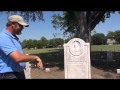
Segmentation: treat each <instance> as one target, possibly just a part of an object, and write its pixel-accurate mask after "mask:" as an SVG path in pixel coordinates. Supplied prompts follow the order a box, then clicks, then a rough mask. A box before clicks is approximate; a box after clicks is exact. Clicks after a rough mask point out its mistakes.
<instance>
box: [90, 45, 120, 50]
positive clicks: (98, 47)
mask: <svg viewBox="0 0 120 90" xmlns="http://www.w3.org/2000/svg"><path fill="white" fill-rule="evenodd" d="M91 51H113V52H120V45H92V46H91Z"/></svg>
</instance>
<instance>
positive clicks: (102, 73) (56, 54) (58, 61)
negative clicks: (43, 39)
mask: <svg viewBox="0 0 120 90" xmlns="http://www.w3.org/2000/svg"><path fill="white" fill-rule="evenodd" d="M91 50H92V51H101V50H102V51H103V50H104V51H105V50H111V51H115V52H120V45H100V46H92V48H91ZM24 52H25V53H28V54H31V55H38V56H39V57H40V58H41V59H42V60H43V63H44V66H45V68H46V67H49V68H50V72H46V71H45V70H40V69H38V68H35V67H34V68H31V77H32V79H65V78H64V77H65V76H64V64H63V63H64V52H63V49H59V48H47V49H31V50H24ZM105 69H106V68H98V67H96V66H91V78H92V79H120V74H117V71H116V70H115V69H114V70H112V69H109V70H105ZM116 69H117V68H116Z"/></svg>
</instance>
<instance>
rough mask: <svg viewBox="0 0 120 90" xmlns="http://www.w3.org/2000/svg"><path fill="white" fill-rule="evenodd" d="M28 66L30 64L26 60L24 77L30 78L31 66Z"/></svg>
mask: <svg viewBox="0 0 120 90" xmlns="http://www.w3.org/2000/svg"><path fill="white" fill-rule="evenodd" d="M30 66H31V64H30V63H29V62H26V67H25V69H24V73H25V78H26V79H31V67H30Z"/></svg>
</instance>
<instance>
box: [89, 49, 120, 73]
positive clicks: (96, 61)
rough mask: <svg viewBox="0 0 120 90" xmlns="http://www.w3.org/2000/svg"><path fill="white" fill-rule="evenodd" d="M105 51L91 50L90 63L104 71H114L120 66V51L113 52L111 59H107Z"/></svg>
mask: <svg viewBox="0 0 120 90" xmlns="http://www.w3.org/2000/svg"><path fill="white" fill-rule="evenodd" d="M108 59H109V58H108V56H107V52H106V51H96V52H91V65H92V66H94V67H96V68H98V69H102V70H104V71H110V72H115V73H116V69H119V68H120V52H113V53H112V59H111V60H108Z"/></svg>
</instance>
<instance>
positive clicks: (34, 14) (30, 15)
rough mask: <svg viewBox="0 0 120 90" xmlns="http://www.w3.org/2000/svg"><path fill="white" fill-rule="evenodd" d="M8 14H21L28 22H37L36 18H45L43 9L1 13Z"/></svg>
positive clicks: (1, 12)
mask: <svg viewBox="0 0 120 90" xmlns="http://www.w3.org/2000/svg"><path fill="white" fill-rule="evenodd" d="M3 13H5V14H7V15H8V16H9V15H14V14H18V15H21V16H22V17H23V18H24V19H25V20H26V21H27V22H29V21H30V20H31V21H33V22H35V21H36V20H39V21H40V20H43V21H44V19H43V12H42V11H0V14H3Z"/></svg>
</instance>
